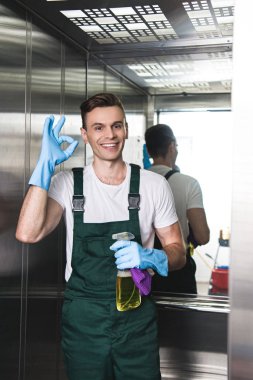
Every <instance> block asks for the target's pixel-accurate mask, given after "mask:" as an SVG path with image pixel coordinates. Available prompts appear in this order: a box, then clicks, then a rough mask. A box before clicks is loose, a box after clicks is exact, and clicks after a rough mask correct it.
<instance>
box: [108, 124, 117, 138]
mask: <svg viewBox="0 0 253 380" xmlns="http://www.w3.org/2000/svg"><path fill="white" fill-rule="evenodd" d="M114 136H115V130H114V128H113V127H110V126H108V127H107V128H106V137H109V138H113V137H114Z"/></svg>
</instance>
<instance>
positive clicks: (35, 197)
mask: <svg viewBox="0 0 253 380" xmlns="http://www.w3.org/2000/svg"><path fill="white" fill-rule="evenodd" d="M47 200H48V194H47V191H46V190H44V189H42V188H40V187H37V186H30V188H29V190H28V192H27V194H26V197H25V199H24V202H23V206H22V208H21V211H20V216H19V220H18V225H17V230H16V238H17V239H18V240H20V241H22V242H24V243H35V242H36V241H39V240H40V239H41V234H42V231H43V228H44V224H45V220H46V213H47Z"/></svg>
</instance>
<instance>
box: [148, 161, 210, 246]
mask: <svg viewBox="0 0 253 380" xmlns="http://www.w3.org/2000/svg"><path fill="white" fill-rule="evenodd" d="M149 170H150V171H152V172H154V173H158V174H161V175H162V176H165V175H166V174H167V173H168V171H169V170H171V168H170V167H168V166H165V165H154V166H151V167H150V168H149ZM168 181H169V184H170V187H171V190H172V193H173V195H174V200H175V206H176V212H177V216H178V219H179V222H180V225H181V229H182V233H183V237H184V240H185V242H187V237H188V235H189V227H188V220H187V216H186V211H187V210H189V209H191V208H204V206H203V197H202V191H201V187H200V185H199V183H198V181H197V180H196V179H195V178H193V177H190V176H189V175H186V174H182V173H174V174H173V175H172V176H171V177H170V178H169V180H168Z"/></svg>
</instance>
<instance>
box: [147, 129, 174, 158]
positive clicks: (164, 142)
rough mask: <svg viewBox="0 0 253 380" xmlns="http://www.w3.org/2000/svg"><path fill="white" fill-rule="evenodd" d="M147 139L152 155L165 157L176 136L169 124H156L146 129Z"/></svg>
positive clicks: (149, 151) (148, 148)
mask: <svg viewBox="0 0 253 380" xmlns="http://www.w3.org/2000/svg"><path fill="white" fill-rule="evenodd" d="M145 141H146V146H147V150H148V153H149V155H150V156H151V157H165V156H166V154H167V152H168V147H169V145H170V144H171V143H172V142H175V141H176V138H175V136H174V134H173V131H172V129H171V128H170V127H169V126H168V125H167V124H156V125H153V126H152V127H150V128H148V129H147V130H146V132H145Z"/></svg>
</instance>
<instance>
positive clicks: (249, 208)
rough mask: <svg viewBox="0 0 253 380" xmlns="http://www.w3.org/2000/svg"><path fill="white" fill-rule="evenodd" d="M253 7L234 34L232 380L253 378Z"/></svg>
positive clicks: (244, 11)
mask: <svg viewBox="0 0 253 380" xmlns="http://www.w3.org/2000/svg"><path fill="white" fill-rule="evenodd" d="M252 12H253V3H252V2H250V1H247V2H241V1H237V2H236V7H235V28H234V49H233V52H234V76H233V78H234V79H233V92H232V94H233V96H232V110H233V115H234V124H233V139H234V156H233V178H234V181H233V204H232V232H231V237H232V238H231V254H232V255H231V264H232V265H231V275H230V285H229V288H230V295H231V306H232V307H231V316H230V323H229V351H230V361H229V367H230V373H229V379H232V380H246V379H247V380H249V379H252V376H253V328H252V326H253V324H252V316H253V297H252V289H253V277H252V270H253V255H252V247H253V234H252V225H253V197H252V194H253V151H252V140H253V133H252V123H253V115H252V94H251V89H252V87H253V76H252V62H251V59H249V55H248V54H249V49H248V47H249V46H250V45H249V44H251V43H252V38H251V36H250V34H249V33H248V26H249V25H251V22H252Z"/></svg>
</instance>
